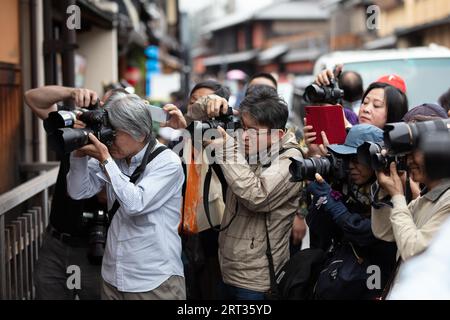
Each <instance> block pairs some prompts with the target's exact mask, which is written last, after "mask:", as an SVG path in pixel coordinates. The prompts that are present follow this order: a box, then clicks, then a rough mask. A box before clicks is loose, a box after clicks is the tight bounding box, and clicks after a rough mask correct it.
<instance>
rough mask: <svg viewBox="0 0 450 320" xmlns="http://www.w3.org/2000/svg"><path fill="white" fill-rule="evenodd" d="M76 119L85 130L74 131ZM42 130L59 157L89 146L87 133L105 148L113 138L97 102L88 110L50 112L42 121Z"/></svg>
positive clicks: (112, 130)
mask: <svg viewBox="0 0 450 320" xmlns="http://www.w3.org/2000/svg"><path fill="white" fill-rule="evenodd" d="M76 119H79V120H80V121H83V122H84V123H85V124H86V128H80V129H74V128H73V126H74V124H75V120H76ZM44 128H45V130H46V131H47V134H48V139H49V144H50V148H51V149H52V150H54V151H56V153H58V154H59V155H63V154H66V153H70V152H72V151H74V150H76V149H79V148H81V147H83V146H85V145H87V144H89V143H90V141H89V133H92V134H94V135H95V136H96V137H97V139H98V140H100V141H101V142H102V143H104V144H105V145H106V146H111V145H112V143H113V141H114V137H115V131H114V129H113V128H112V126H111V124H110V122H109V119H108V113H107V111H106V110H105V109H103V108H100V106H99V102H98V101H97V103H96V104H95V105H93V106H91V107H89V109H75V110H74V111H65V110H62V111H54V112H50V113H49V115H48V118H47V119H45V120H44Z"/></svg>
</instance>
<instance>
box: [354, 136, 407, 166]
mask: <svg viewBox="0 0 450 320" xmlns="http://www.w3.org/2000/svg"><path fill="white" fill-rule="evenodd" d="M383 149H384V143H383V142H381V143H376V142H369V141H366V142H364V143H363V144H362V145H360V146H359V147H358V148H357V156H358V162H359V163H361V164H363V165H365V166H367V167H370V168H372V169H373V170H375V171H384V170H387V169H388V168H389V164H390V163H391V162H395V163H396V164H397V169H398V170H406V157H405V156H399V155H391V154H388V153H386V154H384V155H383V154H382V152H381V151H382V150H383Z"/></svg>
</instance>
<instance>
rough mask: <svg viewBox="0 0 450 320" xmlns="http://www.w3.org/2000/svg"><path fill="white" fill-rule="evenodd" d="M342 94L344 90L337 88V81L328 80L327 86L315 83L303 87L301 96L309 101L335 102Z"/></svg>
mask: <svg viewBox="0 0 450 320" xmlns="http://www.w3.org/2000/svg"><path fill="white" fill-rule="evenodd" d="M343 96H344V91H343V90H342V89H341V88H339V86H338V83H337V81H335V80H334V79H331V80H330V84H329V85H328V86H319V85H317V84H315V83H313V84H310V85H309V86H307V87H306V88H305V93H304V94H303V98H304V99H305V100H306V101H307V102H309V103H329V104H337V103H338V102H339V101H340V99H341V98H342V97H343Z"/></svg>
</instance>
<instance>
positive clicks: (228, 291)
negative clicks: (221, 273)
mask: <svg viewBox="0 0 450 320" xmlns="http://www.w3.org/2000/svg"><path fill="white" fill-rule="evenodd" d="M223 289H224V294H225V297H224V298H225V299H226V300H265V295H266V294H265V293H264V292H259V291H253V290H249V289H244V288H238V287H235V286H232V285H229V284H226V283H223Z"/></svg>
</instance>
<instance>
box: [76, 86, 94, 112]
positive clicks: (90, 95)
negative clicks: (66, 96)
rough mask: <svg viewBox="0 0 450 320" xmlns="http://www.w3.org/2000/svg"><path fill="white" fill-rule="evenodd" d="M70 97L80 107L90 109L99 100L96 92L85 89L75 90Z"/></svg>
mask: <svg viewBox="0 0 450 320" xmlns="http://www.w3.org/2000/svg"><path fill="white" fill-rule="evenodd" d="M70 97H71V98H72V99H73V100H74V101H75V104H76V105H77V106H78V107H80V108H83V107H85V108H86V107H89V106H90V105H91V104H94V103H96V102H97V100H98V95H97V93H96V92H95V91H92V90H89V89H84V88H74V89H72V92H71V93H70Z"/></svg>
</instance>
